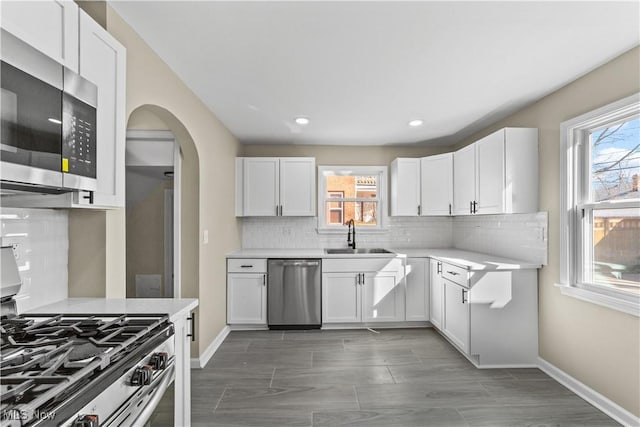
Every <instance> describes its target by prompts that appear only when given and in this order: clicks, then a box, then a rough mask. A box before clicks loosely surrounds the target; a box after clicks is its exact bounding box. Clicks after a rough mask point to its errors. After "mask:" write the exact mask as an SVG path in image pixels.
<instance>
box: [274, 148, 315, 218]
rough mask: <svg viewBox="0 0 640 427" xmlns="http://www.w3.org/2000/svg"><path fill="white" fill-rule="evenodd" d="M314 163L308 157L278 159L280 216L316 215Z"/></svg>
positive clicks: (313, 160)
mask: <svg viewBox="0 0 640 427" xmlns="http://www.w3.org/2000/svg"><path fill="white" fill-rule="evenodd" d="M315 189H316V162H315V159H313V158H309V157H301V158H298V157H291V158H288V157H284V158H281V159H280V205H281V206H282V208H281V209H282V210H281V212H280V215H282V216H314V215H315V214H316V191H315Z"/></svg>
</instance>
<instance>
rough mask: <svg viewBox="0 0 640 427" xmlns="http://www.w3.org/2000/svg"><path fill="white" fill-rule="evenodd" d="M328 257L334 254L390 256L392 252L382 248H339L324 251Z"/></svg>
mask: <svg viewBox="0 0 640 427" xmlns="http://www.w3.org/2000/svg"><path fill="white" fill-rule="evenodd" d="M324 251H325V252H326V253H327V254H328V255H336V254H392V253H393V252H391V251H388V250H386V249H383V248H358V249H351V248H339V249H325V250H324Z"/></svg>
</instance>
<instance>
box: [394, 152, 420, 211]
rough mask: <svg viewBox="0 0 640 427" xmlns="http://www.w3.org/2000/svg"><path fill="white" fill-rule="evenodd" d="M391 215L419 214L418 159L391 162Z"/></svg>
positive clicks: (399, 159) (401, 159) (402, 159)
mask: <svg viewBox="0 0 640 427" xmlns="http://www.w3.org/2000/svg"><path fill="white" fill-rule="evenodd" d="M391 215H392V216H417V215H420V159H406V158H398V159H395V160H394V161H393V162H392V163H391Z"/></svg>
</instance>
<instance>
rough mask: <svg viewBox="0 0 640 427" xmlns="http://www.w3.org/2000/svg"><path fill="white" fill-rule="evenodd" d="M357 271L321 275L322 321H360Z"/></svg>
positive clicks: (360, 290) (359, 292) (359, 286)
mask: <svg viewBox="0 0 640 427" xmlns="http://www.w3.org/2000/svg"><path fill="white" fill-rule="evenodd" d="M358 274H359V273H324V274H323V275H322V323H359V322H361V321H362V314H361V313H362V309H361V307H362V303H361V299H362V296H361V295H362V287H361V285H360V283H359V277H358Z"/></svg>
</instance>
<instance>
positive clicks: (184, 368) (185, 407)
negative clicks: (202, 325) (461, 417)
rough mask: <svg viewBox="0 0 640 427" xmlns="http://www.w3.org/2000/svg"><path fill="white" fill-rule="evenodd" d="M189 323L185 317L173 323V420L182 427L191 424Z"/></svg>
mask: <svg viewBox="0 0 640 427" xmlns="http://www.w3.org/2000/svg"><path fill="white" fill-rule="evenodd" d="M191 315H193V314H191ZM189 323H190V322H189V318H188V317H187V316H186V315H185V316H184V317H181V318H178V319H176V320H174V322H173V326H174V337H175V352H176V364H175V368H176V374H175V375H176V378H175V382H174V384H175V385H174V387H175V400H174V408H173V409H174V420H175V424H176V425H183V426H188V425H190V424H191V342H190V341H189V338H188V334H189V333H191V334H193V333H194V331H190V330H189V328H190V326H188V325H189Z"/></svg>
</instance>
